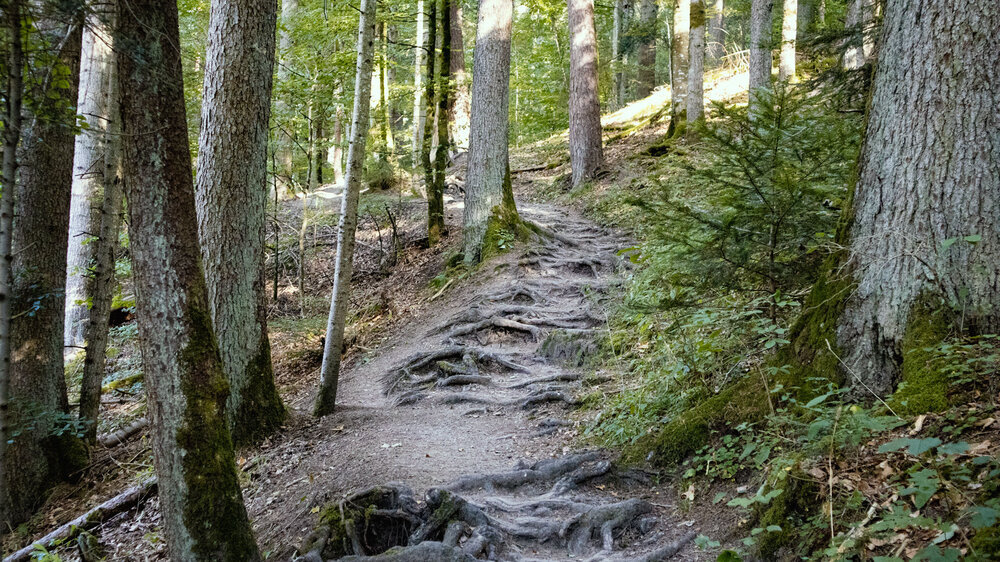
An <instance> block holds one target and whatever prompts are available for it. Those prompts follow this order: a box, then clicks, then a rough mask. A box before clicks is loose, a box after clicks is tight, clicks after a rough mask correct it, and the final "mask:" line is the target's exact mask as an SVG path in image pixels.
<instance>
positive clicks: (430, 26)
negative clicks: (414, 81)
mask: <svg viewBox="0 0 1000 562" xmlns="http://www.w3.org/2000/svg"><path fill="white" fill-rule="evenodd" d="M429 1H430V11H429V12H428V13H427V14H426V16H427V19H426V26H427V49H428V53H427V61H426V68H425V69H424V95H423V98H424V101H425V107H424V115H425V117H424V132H423V135H422V137H423V146H421V152H420V167H421V169H422V170H423V172H424V191H425V193H426V195H427V204H428V210H429V208H430V205H431V201H430V200H431V197H432V195H431V192H432V191H433V190H434V178H435V168H434V156H433V155H434V140H435V139H434V132H435V129H437V97H436V92H437V87H438V80H437V72H438V71H436V69H437V64H438V62H439V61H440V59H439V58H438V56H437V43H438V38H437V30H438V3H437V0H429ZM429 216H430V213H428V217H429ZM428 232H430V229H429V228H428Z"/></svg>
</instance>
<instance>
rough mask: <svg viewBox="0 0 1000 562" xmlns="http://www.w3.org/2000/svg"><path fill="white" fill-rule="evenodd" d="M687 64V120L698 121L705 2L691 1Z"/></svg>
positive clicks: (702, 83) (701, 100)
mask: <svg viewBox="0 0 1000 562" xmlns="http://www.w3.org/2000/svg"><path fill="white" fill-rule="evenodd" d="M690 45H691V47H690V53H691V55H690V60H689V62H688V64H689V65H690V69H689V70H688V87H687V90H688V91H687V118H688V121H690V122H691V123H695V122H697V121H700V120H701V119H702V117H703V114H704V112H705V2H704V0H691V40H690Z"/></svg>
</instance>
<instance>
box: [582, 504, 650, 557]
mask: <svg viewBox="0 0 1000 562" xmlns="http://www.w3.org/2000/svg"><path fill="white" fill-rule="evenodd" d="M652 510H653V506H652V505H650V504H649V503H648V502H645V501H643V500H640V499H628V500H625V501H621V502H618V503H613V504H610V505H602V506H599V507H595V508H594V509H592V510H590V511H588V512H587V513H584V514H582V515H581V516H580V517H577V518H574V519H572V520H570V521H569V522H568V523H566V524H565V525H564V527H563V535H564V536H568V541H567V545H566V546H567V549H568V550H569V552H570V554H573V555H574V556H580V555H582V554H584V553H586V551H587V545H588V544H589V543H590V541H591V539H592V538H600V539H601V544H602V548H603V550H605V551H607V552H611V551H612V550H613V549H614V543H615V532H616V531H619V530H621V529H623V528H625V527H627V526H628V525H629V524H630V523H632V521H634V520H635V519H636V518H638V517H639V516H640V515H645V514H647V513H649V512H650V511H652Z"/></svg>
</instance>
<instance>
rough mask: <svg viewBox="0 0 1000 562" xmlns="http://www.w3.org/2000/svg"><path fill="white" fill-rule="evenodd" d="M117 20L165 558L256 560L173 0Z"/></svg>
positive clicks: (133, 0) (137, 5) (138, 7)
mask: <svg viewBox="0 0 1000 562" xmlns="http://www.w3.org/2000/svg"><path fill="white" fill-rule="evenodd" d="M118 22H119V24H118V38H119V39H120V40H121V45H122V46H123V48H121V49H120V50H119V51H118V68H119V80H120V84H121V94H122V102H121V112H122V125H123V138H124V139H126V140H125V142H124V143H123V163H124V165H123V172H124V181H125V189H126V194H127V196H128V210H129V218H130V223H129V231H130V233H131V243H132V245H131V249H132V259H133V275H134V279H135V286H136V294H137V297H138V298H137V311H136V317H137V320H138V324H139V334H140V338H139V342H140V347H141V349H142V360H143V369H144V371H145V375H146V378H145V381H146V389H147V393H148V399H147V404H148V408H149V418H150V425H151V427H152V447H153V463H154V465H155V467H156V474H157V476H158V478H159V495H160V512H161V525H162V526H163V530H164V533H165V536H166V539H167V545H168V546H169V548H170V556H171V559H173V560H209V559H211V560H233V561H236V560H260V554H259V553H258V551H257V545H256V544H254V538H253V533H252V531H251V528H250V522H249V519H248V518H247V513H246V508H245V507H244V506H243V496H242V493H241V491H240V486H239V481H238V480H237V477H236V460H235V457H234V454H233V445H232V441H231V439H230V436H229V428H228V427H227V423H226V413H225V405H226V400H227V398H228V396H229V385H228V384H227V382H226V376H225V373H224V372H223V369H222V363H221V360H220V357H219V348H218V346H217V345H216V339H215V334H214V333H213V330H212V317H211V309H210V304H209V300H208V292H207V289H206V287H205V279H204V277H203V275H202V269H201V255H200V253H199V251H198V220H197V216H196V211H195V197H194V185H193V182H192V177H191V154H190V152H189V150H188V136H187V119H186V118H185V115H184V113H185V107H184V85H183V78H182V72H181V53H180V50H179V47H178V46H179V44H180V33H179V31H178V25H177V4H176V2H175V1H174V0H166V1H164V0H129V1H128V2H121V3H119V6H118ZM139 53H141V56H140V55H139Z"/></svg>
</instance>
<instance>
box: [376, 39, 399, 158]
mask: <svg viewBox="0 0 1000 562" xmlns="http://www.w3.org/2000/svg"><path fill="white" fill-rule="evenodd" d="M378 26H379V29H378V36H379V43H380V47H381V48H380V50H381V53H380V55H381V56H379V63H378V86H379V96H378V97H379V109H380V110H381V111H379V117H380V118H381V132H382V149H383V152H382V159H383V160H385V161H386V162H392V161H393V160H394V158H395V152H396V140H395V138H394V137H393V136H392V111H391V109H390V107H389V106H390V105H391V104H390V102H389V31H388V28H389V26H387V25H386V24H385V23H379V24H378Z"/></svg>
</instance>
